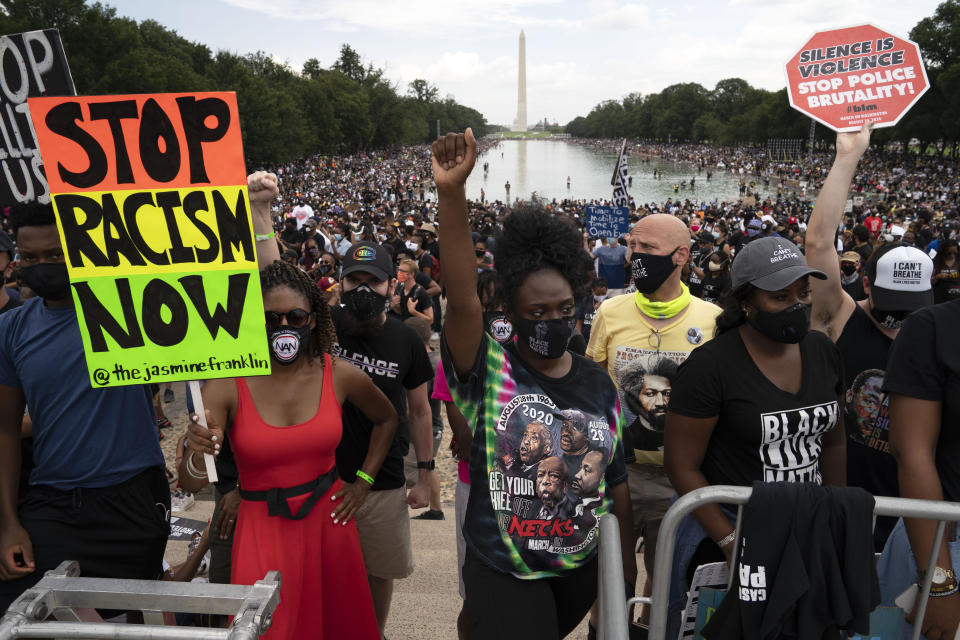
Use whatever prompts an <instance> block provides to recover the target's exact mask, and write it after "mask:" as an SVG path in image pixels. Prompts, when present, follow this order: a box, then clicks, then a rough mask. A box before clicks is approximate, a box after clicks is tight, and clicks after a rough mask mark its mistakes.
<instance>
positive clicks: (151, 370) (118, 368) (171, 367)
mask: <svg viewBox="0 0 960 640" xmlns="http://www.w3.org/2000/svg"><path fill="white" fill-rule="evenodd" d="M236 369H240V370H248V371H249V370H250V369H262V370H263V372H264V374H268V373H270V363H269V362H268V361H266V360H262V359H260V358H257V357H255V356H254V355H253V354H252V353H245V354H242V355H239V356H237V357H235V358H228V359H220V358H217V357H215V356H210V357H209V358H207V359H206V360H198V361H193V362H187V361H186V360H181V361H180V362H179V363H176V364H149V363H146V362H144V363H143V367H125V366H123V365H122V364H120V363H119V362H118V363H116V364H115V365H114V366H113V370H112V371H108V370H107V369H103V368H100V369H95V370H94V372H93V378H94V381H95V382H96V383H97V384H100V385H105V384H109V383H110V381H111V380H116V381H122V382H134V381H137V382H150V381H151V380H153V379H154V378H166V377H167V376H173V375H180V374H184V373H198V374H210V373H211V372H218V371H224V372H226V371H233V370H236ZM200 377H210V376H209V375H201V376H200Z"/></svg>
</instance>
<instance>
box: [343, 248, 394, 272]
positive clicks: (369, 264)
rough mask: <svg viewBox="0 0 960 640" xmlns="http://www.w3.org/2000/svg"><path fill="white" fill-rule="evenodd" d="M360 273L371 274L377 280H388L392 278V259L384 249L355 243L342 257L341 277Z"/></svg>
mask: <svg viewBox="0 0 960 640" xmlns="http://www.w3.org/2000/svg"><path fill="white" fill-rule="evenodd" d="M357 271H362V272H365V273H370V274H373V276H374V277H375V278H377V279H378V280H389V279H390V278H392V277H393V275H394V271H393V259H392V258H391V256H390V252H389V251H387V250H386V248H384V247H382V246H380V245H379V244H374V243H373V242H357V243H355V244H353V245H351V246H350V248H349V249H347V254H346V255H345V256H344V257H343V270H342V271H341V272H340V275H341V276H348V275H350V274H351V273H355V272H357Z"/></svg>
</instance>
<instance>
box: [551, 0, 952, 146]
mask: <svg viewBox="0 0 960 640" xmlns="http://www.w3.org/2000/svg"><path fill="white" fill-rule="evenodd" d="M910 39H911V40H913V41H914V42H916V43H917V44H918V45H920V49H921V51H922V52H923V56H924V60H925V62H926V65H927V76H928V77H929V80H930V84H931V86H930V90H929V91H927V93H926V94H925V95H924V96H923V97H922V98H921V99H920V101H919V102H917V104H916V105H914V107H913V109H912V110H911V111H910V112H909V113H908V114H907V115H906V116H904V118H903V120H901V121H900V122H899V123H898V124H897V126H895V127H890V128H886V129H878V130H877V131H876V132H874V134H873V136H874V139H875V140H876V141H877V142H886V141H890V140H900V141H904V142H906V141H909V140H910V139H912V138H917V139H918V140H920V141H921V142H935V141H941V142H943V143H944V146H945V147H953V146H955V145H956V144H957V143H958V142H960V0H946V1H945V2H943V3H942V4H940V5H939V6H938V7H937V9H936V11H935V12H934V15H933V16H931V17H929V18H924V19H923V20H921V21H920V22H919V23H918V24H917V25H916V26H915V27H914V28H913V30H911V32H910ZM800 44H801V43H797V45H798V46H799V45H800ZM784 63H786V60H784ZM566 131H567V133H569V134H571V135H573V136H577V137H585V138H619V137H628V138H641V139H647V140H661V141H667V140H671V141H683V142H710V143H714V144H721V145H731V144H744V143H766V141H767V140H768V139H770V138H805V137H806V136H808V135H809V132H810V119H809V118H807V117H806V116H804V115H803V114H802V113H800V112H799V111H796V110H794V109H793V108H791V107H790V104H789V101H788V100H787V90H786V88H784V89H781V90H780V91H767V90H764V89H757V88H755V87H752V86H750V84H748V83H747V82H746V81H745V80H741V79H740V78H730V79H727V80H721V81H720V82H718V83H717V84H716V86H715V87H714V88H713V89H712V90H710V89H706V88H704V87H703V86H701V85H699V84H697V83H692V82H690V83H681V84H675V85H671V86H669V87H667V88H666V89H664V90H663V91H661V92H660V93H653V94H650V95H641V94H639V93H631V94H630V95H628V96H626V97H625V98H623V99H622V100H620V101H617V100H607V101H605V102H601V103H600V104H598V105H597V106H596V107H594V108H593V110H592V111H591V112H590V113H589V114H588V115H587V116H585V117H584V116H580V117H577V118H574V119H573V120H572V121H571V122H570V123H569V124H567V126H566ZM833 136H834V134H833V132H832V131H829V130H828V129H826V128H825V127H822V126H820V125H818V126H817V137H818V138H819V139H822V140H828V141H832V140H833Z"/></svg>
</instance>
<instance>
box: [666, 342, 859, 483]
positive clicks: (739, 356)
mask: <svg viewBox="0 0 960 640" xmlns="http://www.w3.org/2000/svg"><path fill="white" fill-rule="evenodd" d="M800 354H801V358H802V367H803V374H802V375H803V380H802V382H801V386H800V392H799V393H797V394H793V393H788V392H786V391H784V390H782V389H780V388H779V387H777V386H776V385H775V384H773V383H772V382H770V380H769V379H767V377H766V376H764V375H763V373H762V372H761V371H760V369H759V368H758V367H757V365H756V364H755V363H754V362H753V359H752V358H751V357H750V354H749V353H748V352H747V348H746V346H745V345H744V343H743V339H742V338H741V337H740V332H739V331H738V330H732V331H728V332H726V333H724V334H722V335H720V336H718V337H716V338H714V339H713V340H710V341H709V342H706V343H704V344H703V345H702V346H701V347H699V348H698V349H694V350H693V351H692V352H691V353H690V357H689V358H687V360H686V362H684V363H683V364H682V365H680V371H679V372H678V374H677V381H676V382H675V383H674V385H673V394H672V396H671V398H670V411H672V412H674V413H678V414H680V415H684V416H689V417H691V418H710V417H713V416H717V418H718V419H717V424H716V426H715V427H714V429H713V434H712V435H711V436H710V442H709V444H708V445H707V452H706V454H705V455H704V458H703V462H702V463H701V465H700V470H701V471H702V472H703V475H704V476H706V478H707V481H708V482H709V483H710V484H733V485H747V486H748V485H751V484H752V483H753V482H755V481H762V482H777V481H788V482H817V483H821V482H822V475H821V471H820V451H821V446H822V445H821V441H822V439H823V436H824V435H825V434H826V433H827V432H828V431H830V430H831V429H833V428H834V427H835V426H836V425H837V424H838V421H839V405H838V403H837V398H838V396H839V395H840V394H841V393H842V392H843V375H842V366H841V364H840V353H839V352H838V351H837V347H836V346H835V345H834V344H833V343H832V342H831V341H830V339H829V338H827V337H826V336H825V335H823V334H822V333H820V332H817V331H811V332H810V333H808V334H807V335H806V337H805V338H804V339H803V340H802V341H801V342H800Z"/></svg>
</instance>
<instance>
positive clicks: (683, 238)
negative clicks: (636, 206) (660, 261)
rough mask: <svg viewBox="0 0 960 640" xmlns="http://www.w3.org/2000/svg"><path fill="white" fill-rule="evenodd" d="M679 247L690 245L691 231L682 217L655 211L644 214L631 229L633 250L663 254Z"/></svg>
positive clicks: (631, 246) (631, 247)
mask: <svg viewBox="0 0 960 640" xmlns="http://www.w3.org/2000/svg"><path fill="white" fill-rule="evenodd" d="M637 247H640V248H637ZM677 247H686V248H689V247H690V231H689V230H688V229H687V225H685V224H683V221H682V220H680V218H675V217H674V216H671V215H669V214H666V213H654V214H651V215H649V216H644V217H643V218H641V219H640V221H639V222H637V224H635V225H633V229H631V230H630V249H631V250H632V251H637V252H639V253H653V254H656V255H661V256H662V255H666V254H668V253H670V252H671V251H673V250H674V249H676V248H677Z"/></svg>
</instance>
